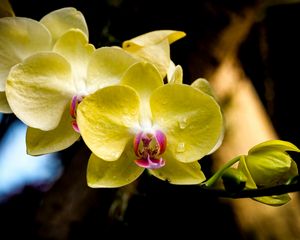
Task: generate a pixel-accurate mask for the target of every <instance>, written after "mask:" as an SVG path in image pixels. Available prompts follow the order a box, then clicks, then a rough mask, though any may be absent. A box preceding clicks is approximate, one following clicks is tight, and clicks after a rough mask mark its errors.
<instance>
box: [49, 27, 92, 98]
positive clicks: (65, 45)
mask: <svg viewBox="0 0 300 240" xmlns="http://www.w3.org/2000/svg"><path fill="white" fill-rule="evenodd" d="M53 51H55V52H57V53H59V54H61V55H62V56H64V57H65V58H66V59H67V60H68V62H69V63H70V64H71V67H72V74H73V79H74V84H75V87H76V92H77V93H78V94H79V95H86V94H87V92H85V91H86V78H87V66H88V63H89V60H90V56H91V55H92V53H93V52H94V51H95V47H94V46H93V45H92V44H89V43H88V39H87V37H86V35H85V34H84V33H83V32H82V31H80V30H75V29H73V30H70V31H68V32H66V33H65V34H64V35H62V37H61V38H59V39H58V40H57V42H56V44H55V46H54V48H53Z"/></svg>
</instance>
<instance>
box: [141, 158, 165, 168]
mask: <svg viewBox="0 0 300 240" xmlns="http://www.w3.org/2000/svg"><path fill="white" fill-rule="evenodd" d="M135 163H136V164H137V165H138V166H140V167H143V168H147V169H158V168H161V167H163V166H165V164H166V161H165V160H164V159H163V158H160V159H151V158H150V156H149V155H148V157H147V159H145V158H141V159H137V160H135Z"/></svg>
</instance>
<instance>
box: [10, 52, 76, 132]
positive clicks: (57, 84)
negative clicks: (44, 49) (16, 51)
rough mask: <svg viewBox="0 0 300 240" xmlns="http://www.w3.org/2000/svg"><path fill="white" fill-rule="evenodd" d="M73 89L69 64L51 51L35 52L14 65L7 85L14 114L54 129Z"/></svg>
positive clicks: (29, 123) (43, 127)
mask: <svg viewBox="0 0 300 240" xmlns="http://www.w3.org/2000/svg"><path fill="white" fill-rule="evenodd" d="M74 92H75V90H74V87H73V79H72V75H71V68H70V65H69V63H68V62H67V61H66V60H65V59H64V58H63V57H62V56H60V55H58V54H56V53H53V52H51V53H50V52H48V53H38V54H35V55H33V56H31V57H29V58H27V59H26V60H25V61H24V62H23V63H20V64H18V65H16V66H15V67H13V68H12V70H11V72H10V74H9V76H8V80H7V84H6V95H7V100H8V102H9V105H10V107H11V109H12V110H13V112H14V113H15V114H16V116H17V117H18V118H19V119H21V120H22V121H23V122H24V123H25V124H27V125H28V126H30V127H34V128H39V129H41V130H44V131H48V130H52V129H54V128H56V126H57V125H58V124H59V122H60V119H61V116H62V114H63V112H64V110H65V107H66V105H67V104H69V101H70V99H71V98H72V96H73V95H74Z"/></svg>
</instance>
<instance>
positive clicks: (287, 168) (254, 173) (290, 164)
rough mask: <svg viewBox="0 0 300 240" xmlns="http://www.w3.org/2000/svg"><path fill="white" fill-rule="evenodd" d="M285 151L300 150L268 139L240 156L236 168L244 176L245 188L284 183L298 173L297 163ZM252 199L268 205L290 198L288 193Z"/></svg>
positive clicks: (287, 143)
mask: <svg viewBox="0 0 300 240" xmlns="http://www.w3.org/2000/svg"><path fill="white" fill-rule="evenodd" d="M286 151H294V152H300V150H299V149H298V148H297V147H296V146H295V145H294V144H292V143H290V142H286V141H282V140H270V141H266V142H263V143H260V144H258V145H256V146H254V147H253V148H251V149H250V150H249V152H248V155H246V156H241V157H240V161H239V165H238V170H239V171H241V172H242V173H243V174H244V175H245V176H246V177H247V180H246V188H249V189H256V188H262V187H273V186H276V185H281V184H286V183H288V181H290V180H291V179H292V178H293V177H295V176H297V175H298V169H297V164H296V163H295V161H294V160H293V159H292V158H291V157H290V155H289V154H288V153H287V152H286ZM254 200H256V201H259V202H262V203H265V204H268V205H274V206H276V205H283V204H285V203H287V202H288V201H289V200H290V197H289V195H288V194H282V195H276V196H265V197H256V198H254Z"/></svg>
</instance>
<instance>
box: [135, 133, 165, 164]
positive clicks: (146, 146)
mask: <svg viewBox="0 0 300 240" xmlns="http://www.w3.org/2000/svg"><path fill="white" fill-rule="evenodd" d="M133 144H134V152H135V155H136V156H137V157H138V159H137V160H135V163H136V164H137V165H138V166H140V167H144V168H149V169H157V168H161V167H163V166H164V165H165V163H166V162H165V160H164V159H163V158H162V157H161V155H162V154H163V153H164V152H165V150H166V147H167V138H166V135H165V134H164V133H163V132H161V131H159V130H157V131H155V133H154V134H153V133H149V132H143V131H141V132H139V133H138V134H137V135H136V136H135V138H134V143H133Z"/></svg>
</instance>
